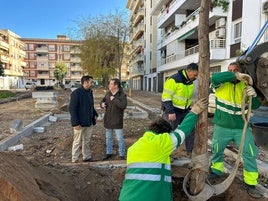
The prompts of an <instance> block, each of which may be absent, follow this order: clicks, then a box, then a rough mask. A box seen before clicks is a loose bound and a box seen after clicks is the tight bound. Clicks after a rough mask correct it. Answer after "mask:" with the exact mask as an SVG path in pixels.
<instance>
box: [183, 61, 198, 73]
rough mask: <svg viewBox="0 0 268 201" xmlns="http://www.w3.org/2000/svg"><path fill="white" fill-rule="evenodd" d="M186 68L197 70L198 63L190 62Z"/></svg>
mask: <svg viewBox="0 0 268 201" xmlns="http://www.w3.org/2000/svg"><path fill="white" fill-rule="evenodd" d="M186 69H187V70H193V71H198V65H197V64H196V63H190V64H189V65H188V66H187V68H186Z"/></svg>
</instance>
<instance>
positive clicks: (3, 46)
mask: <svg viewBox="0 0 268 201" xmlns="http://www.w3.org/2000/svg"><path fill="white" fill-rule="evenodd" d="M0 49H4V50H8V49H9V45H8V43H6V42H5V41H0Z"/></svg>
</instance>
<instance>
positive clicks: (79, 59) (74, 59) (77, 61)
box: [71, 57, 81, 63]
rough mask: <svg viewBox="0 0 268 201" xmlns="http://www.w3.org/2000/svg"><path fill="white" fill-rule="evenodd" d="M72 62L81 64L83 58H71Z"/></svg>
mask: <svg viewBox="0 0 268 201" xmlns="http://www.w3.org/2000/svg"><path fill="white" fill-rule="evenodd" d="M71 62H73V63H81V58H80V57H71Z"/></svg>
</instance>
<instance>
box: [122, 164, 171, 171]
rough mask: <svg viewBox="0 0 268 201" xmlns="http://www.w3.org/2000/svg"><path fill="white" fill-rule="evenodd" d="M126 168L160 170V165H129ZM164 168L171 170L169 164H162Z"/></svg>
mask: <svg viewBox="0 0 268 201" xmlns="http://www.w3.org/2000/svg"><path fill="white" fill-rule="evenodd" d="M127 167H128V168H157V169H162V163H131V164H129V165H128V166H127ZM164 168H165V169H167V170H171V166H170V164H164Z"/></svg>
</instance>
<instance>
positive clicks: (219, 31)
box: [216, 28, 225, 38]
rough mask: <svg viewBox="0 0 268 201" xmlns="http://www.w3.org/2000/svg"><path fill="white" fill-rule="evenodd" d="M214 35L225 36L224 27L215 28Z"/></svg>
mask: <svg viewBox="0 0 268 201" xmlns="http://www.w3.org/2000/svg"><path fill="white" fill-rule="evenodd" d="M216 37H217V38H225V28H220V29H218V30H216Z"/></svg>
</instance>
